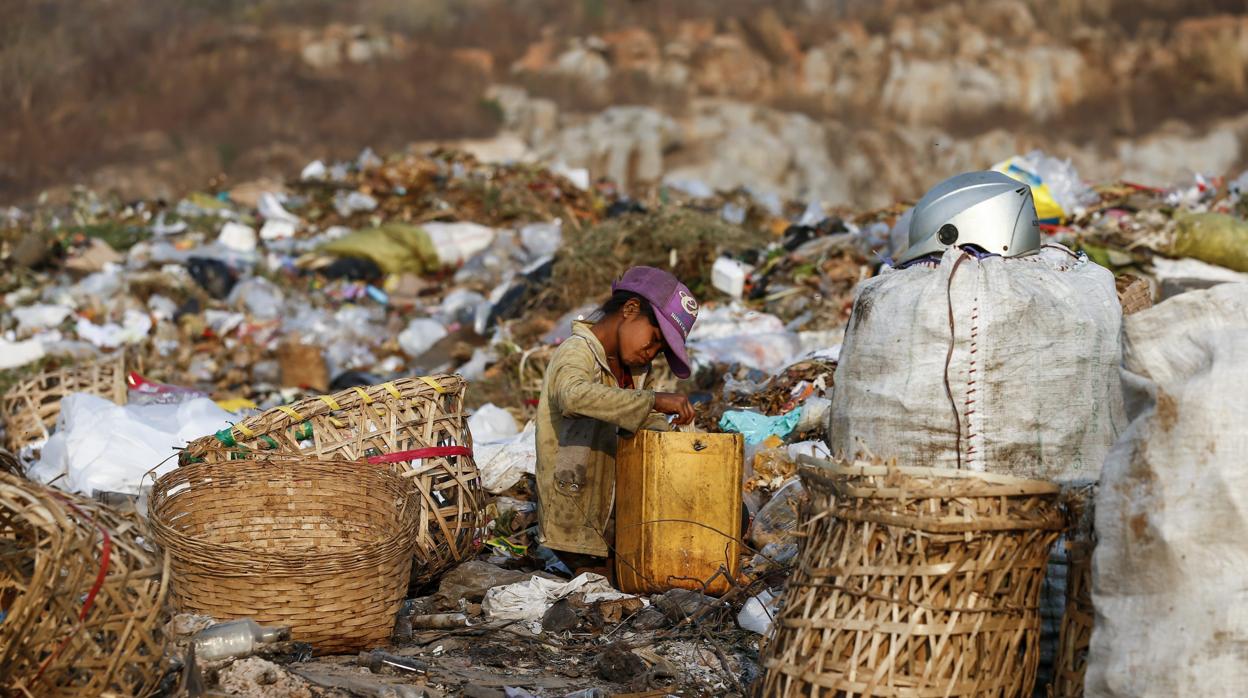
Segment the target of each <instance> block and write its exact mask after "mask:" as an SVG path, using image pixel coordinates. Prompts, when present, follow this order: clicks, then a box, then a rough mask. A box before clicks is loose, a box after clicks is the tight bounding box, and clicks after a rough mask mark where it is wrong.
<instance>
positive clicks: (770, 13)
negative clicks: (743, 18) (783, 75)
mask: <svg viewBox="0 0 1248 698" xmlns="http://www.w3.org/2000/svg"><path fill="white" fill-rule="evenodd" d="M745 32H746V35H747V36H749V38H750V42H751V43H753V44H754V46H755V47H757V48H758V50H759V51H761V52H762V54H763V55H764V56H766V57H767V58H768V59H769V60H770V61H771V62H773V63H792V64H797V63H799V62H801V59H802V47H801V44H800V43H798V40H797V34H795V33H793V30H792V29H789V28H788V27H786V26H785V25H784V20H782V19H780V15H779V13H777V12H776V10H775V8H773V7H768V8H766V9H764V10H763V11H762V12H759V13H758V14H757V15H755V16H754V17H752V18H751V19H750V20H748V21H747V22H746V23H745Z"/></svg>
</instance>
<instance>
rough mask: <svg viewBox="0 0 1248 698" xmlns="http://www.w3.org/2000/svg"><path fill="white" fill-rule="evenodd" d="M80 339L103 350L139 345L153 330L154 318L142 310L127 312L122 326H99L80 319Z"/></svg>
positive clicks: (108, 324)
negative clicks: (126, 345)
mask: <svg viewBox="0 0 1248 698" xmlns="http://www.w3.org/2000/svg"><path fill="white" fill-rule="evenodd" d="M77 330H78V337H79V338H80V339H83V340H85V341H88V342H90V343H92V344H94V345H95V346H97V347H100V348H101V349H116V348H117V347H120V346H122V345H124V344H137V343H139V342H141V341H143V339H144V338H146V337H147V333H148V332H150V331H151V330H152V316H151V315H148V314H147V313H145V312H143V311H141V310H127V311H126V313H125V315H123V316H122V321H121V324H118V323H115V322H106V323H104V324H103V325H97V324H95V323H94V322H91V321H90V320H88V319H86V318H85V317H80V318H78V326H77Z"/></svg>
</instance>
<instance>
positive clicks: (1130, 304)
mask: <svg viewBox="0 0 1248 698" xmlns="http://www.w3.org/2000/svg"><path fill="white" fill-rule="evenodd" d="M1114 281H1115V286H1116V287H1117V289H1118V301H1119V303H1121V304H1122V314H1123V315H1131V314H1132V313H1138V312H1140V311H1141V310H1148V309H1149V308H1151V307H1153V288H1152V286H1150V285H1149V283H1148V279H1145V278H1143V277H1140V276H1133V275H1131V274H1123V275H1122V276H1119V277H1118V278H1117V279H1115V280H1114Z"/></svg>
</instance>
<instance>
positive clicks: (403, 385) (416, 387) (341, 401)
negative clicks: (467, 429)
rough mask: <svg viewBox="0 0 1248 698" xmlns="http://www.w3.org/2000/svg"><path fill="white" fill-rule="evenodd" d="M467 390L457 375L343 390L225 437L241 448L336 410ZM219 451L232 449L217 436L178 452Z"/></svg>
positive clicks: (283, 409) (248, 422) (244, 424)
mask: <svg viewBox="0 0 1248 698" xmlns="http://www.w3.org/2000/svg"><path fill="white" fill-rule="evenodd" d="M434 385H437V386H438V388H433V386H434ZM467 386H468V381H467V380H465V379H464V377H463V376H462V375H460V374H458V373H435V374H431V375H427V376H403V377H401V378H396V379H394V380H391V381H387V382H385V383H379V384H377V385H372V386H366V387H365V386H361V387H357V388H347V389H346V390H340V391H338V392H336V393H327V394H325V395H314V396H311V397H307V398H305V399H303V400H300V401H298V402H294V403H291V404H289V405H282V406H279V407H273V408H270V409H268V410H265V411H264V412H261V413H260V414H256V415H252V416H250V417H248V418H246V419H244V420H241V421H239V422H238V423H236V424H232V425H230V426H229V427H228V433H229V434H230V437H231V438H232V439H233V440H234V441H235V445H237V444H243V443H248V442H251V441H254V440H255V438H257V436H256V435H258V434H259V435H263V434H271V433H273V432H274V431H277V430H283V429H289V428H291V427H292V426H294V425H297V424H300V423H302V422H304V421H308V420H312V419H317V418H321V417H332V415H333V414H334V413H335V412H338V411H340V410H351V409H359V408H361V407H363V406H369V405H372V404H373V403H380V404H385V403H386V402H388V401H391V400H403V399H411V397H412V396H413V394H417V393H419V392H421V391H423V390H425V389H426V388H429V389H433V390H434V391H435V392H436V393H437V394H439V395H443V394H449V393H455V392H459V391H463V390H464V389H465V388H466V387H467ZM294 415H299V417H300V418H301V419H295V417H294ZM455 416H461V415H456V414H450V413H448V414H446V415H443V416H441V417H439V419H453V418H454V417H455ZM269 421H272V424H270V425H269V426H268V427H263V428H262V425H264V424H265V423H266V422H269ZM225 431H227V430H225V429H223V430H222V432H225ZM219 433H220V432H219ZM221 447H226V448H232V447H233V445H231V444H226V443H222V442H221V441H220V439H219V437H218V436H217V435H214V434H208V435H206V436H202V437H200V438H198V439H193V440H192V441H191V442H190V443H188V444H187V445H186V447H185V448H184V449H182V450H183V452H184V453H186V454H188V455H190V456H197V455H200V454H201V453H202V452H203V451H206V450H214V449H220V448H221ZM261 450H266V449H261ZM326 460H333V459H332V458H331V459H326Z"/></svg>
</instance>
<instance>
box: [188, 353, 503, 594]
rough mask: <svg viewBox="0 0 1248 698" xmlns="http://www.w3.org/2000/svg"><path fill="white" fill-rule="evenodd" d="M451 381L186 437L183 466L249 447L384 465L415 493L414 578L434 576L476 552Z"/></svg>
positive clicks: (287, 409)
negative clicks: (191, 438) (407, 481)
mask: <svg viewBox="0 0 1248 698" xmlns="http://www.w3.org/2000/svg"><path fill="white" fill-rule="evenodd" d="M466 387H467V382H466V381H465V380H464V379H463V378H462V377H461V376H457V375H438V376H422V377H418V378H400V379H398V380H394V381H391V382H387V383H382V384H381V385H374V386H371V387H368V388H350V389H348V390H343V391H341V392H338V393H334V394H333V395H321V396H317V397H312V398H308V399H306V400H303V401H301V402H297V403H294V404H291V405H281V406H278V407H274V408H273V409H271V410H268V411H267V412H264V413H262V414H258V415H256V416H254V417H249V418H248V419H246V420H243V421H241V422H239V423H238V424H235V425H234V426H233V427H230V428H229V429H223V430H221V431H220V432H217V433H216V434H214V435H212V436H206V437H203V438H201V439H197V440H195V441H192V442H191V443H190V444H189V445H187V447H186V449H185V451H184V452H183V454H182V458H181V461H182V463H183V464H188V463H205V462H206V463H219V462H223V461H227V460H235V459H246V458H248V453H249V452H253V451H271V452H280V453H299V454H302V455H305V456H309V457H313V458H318V459H326V460H349V461H363V460H367V461H370V462H372V463H388V464H392V466H393V467H394V468H395V469H396V470H397V471H398V472H400V473H401V474H402V475H403V476H404V477H407V478H410V479H411V480H412V482H413V484H414V485H415V487H416V490H417V492H419V496H420V500H421V502H420V512H421V513H420V527H419V534H418V544H417V550H416V563H417V564H416V566H415V569H414V570H413V573H412V574H413V582H415V583H420V582H424V581H427V580H429V579H432V578H434V577H436V576H437V575H439V574H440V573H442V572H443V571H445V570H446V569H447V568H449V567H451V566H452V565H454V564H456V563H458V562H459V561H461V560H466V559H469V558H470V557H471V556H472V555H473V554H474V553H475V552H476V549H477V546H478V542H477V538H478V536H477V533H478V530H479V528H480V526H481V509H482V505H483V500H484V497H483V494H482V491H481V479H480V476H479V475H478V473H477V467H476V464H475V463H474V462H473V458H472V435H471V434H469V432H468V427H467V423H466V419H465V415H464V411H463V403H464V390H465V388H466Z"/></svg>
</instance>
